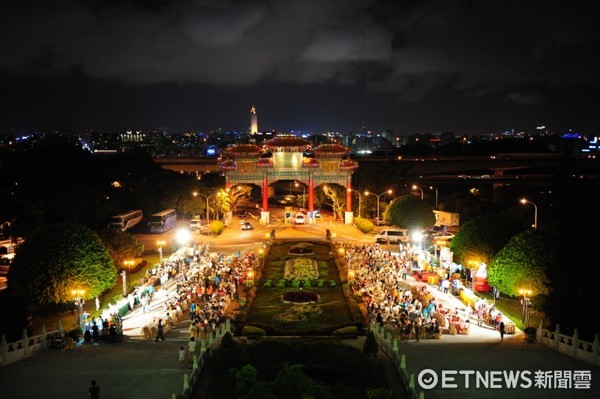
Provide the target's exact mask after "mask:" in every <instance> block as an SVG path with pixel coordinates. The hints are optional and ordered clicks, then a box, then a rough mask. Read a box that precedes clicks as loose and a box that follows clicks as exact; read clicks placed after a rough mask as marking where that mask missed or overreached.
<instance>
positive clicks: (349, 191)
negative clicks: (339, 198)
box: [346, 179, 352, 212]
mask: <svg viewBox="0 0 600 399" xmlns="http://www.w3.org/2000/svg"><path fill="white" fill-rule="evenodd" d="M346 212H352V186H351V185H350V179H348V183H346Z"/></svg>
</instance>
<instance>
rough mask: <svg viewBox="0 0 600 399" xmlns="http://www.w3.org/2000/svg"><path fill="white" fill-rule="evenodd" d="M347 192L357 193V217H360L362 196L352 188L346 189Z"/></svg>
mask: <svg viewBox="0 0 600 399" xmlns="http://www.w3.org/2000/svg"><path fill="white" fill-rule="evenodd" d="M346 190H348V192H349V193H351V192H355V193H356V194H358V217H360V210H361V209H362V196H361V195H360V191H356V190H353V189H351V188H348V189H346Z"/></svg>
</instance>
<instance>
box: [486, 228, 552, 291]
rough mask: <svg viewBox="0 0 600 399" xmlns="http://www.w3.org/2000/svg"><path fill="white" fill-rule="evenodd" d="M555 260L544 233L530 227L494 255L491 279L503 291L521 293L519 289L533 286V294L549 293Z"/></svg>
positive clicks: (492, 283) (489, 277)
mask: <svg viewBox="0 0 600 399" xmlns="http://www.w3.org/2000/svg"><path fill="white" fill-rule="evenodd" d="M555 263H556V257H555V255H554V251H553V249H552V248H550V247H549V246H548V245H547V242H546V241H545V240H544V238H543V236H542V234H540V232H539V231H535V230H526V231H524V232H522V233H520V234H517V235H516V236H514V237H513V238H511V240H510V241H509V243H508V244H506V246H505V247H504V248H502V249H501V250H500V252H498V254H497V255H496V256H495V257H494V260H493V261H492V263H491V264H490V267H489V269H488V276H487V280H488V282H489V283H490V284H491V285H494V286H496V287H498V288H499V289H500V292H502V293H504V294H507V295H511V296H518V295H519V289H529V290H531V291H532V295H533V296H536V295H539V294H546V293H547V292H548V287H547V284H548V281H547V279H546V270H548V269H549V268H551V267H554V265H555Z"/></svg>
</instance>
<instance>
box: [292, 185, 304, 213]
mask: <svg viewBox="0 0 600 399" xmlns="http://www.w3.org/2000/svg"><path fill="white" fill-rule="evenodd" d="M300 185H301V184H300V183H298V182H296V183H294V186H296V187H300ZM305 195H306V187H304V184H302V207H303V208H306V206H305V205H306V204H305V202H306V201H304V196H305Z"/></svg>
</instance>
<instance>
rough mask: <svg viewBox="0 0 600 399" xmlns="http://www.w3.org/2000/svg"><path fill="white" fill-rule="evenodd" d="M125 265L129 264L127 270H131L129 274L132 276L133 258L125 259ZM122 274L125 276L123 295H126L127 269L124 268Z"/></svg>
mask: <svg viewBox="0 0 600 399" xmlns="http://www.w3.org/2000/svg"><path fill="white" fill-rule="evenodd" d="M161 252H162V251H161ZM123 265H125V266H127V271H128V272H129V276H131V266H132V265H133V260H131V259H128V260H124V261H123ZM121 276H122V277H123V296H125V295H127V273H125V270H123V273H122V274H121ZM130 278H131V277H130Z"/></svg>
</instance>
